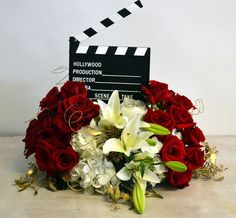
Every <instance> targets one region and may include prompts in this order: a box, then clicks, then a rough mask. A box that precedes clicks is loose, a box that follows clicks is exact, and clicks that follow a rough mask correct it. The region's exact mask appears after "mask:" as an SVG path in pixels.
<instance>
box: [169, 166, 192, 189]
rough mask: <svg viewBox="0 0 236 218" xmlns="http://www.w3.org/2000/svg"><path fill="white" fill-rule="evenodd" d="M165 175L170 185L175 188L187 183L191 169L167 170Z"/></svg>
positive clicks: (190, 175) (184, 185)
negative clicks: (180, 170) (184, 170)
mask: <svg viewBox="0 0 236 218" xmlns="http://www.w3.org/2000/svg"><path fill="white" fill-rule="evenodd" d="M165 175H166V179H167V181H168V182H169V183H170V185H172V186H174V187H177V188H184V187H186V186H188V185H189V184H188V183H189V181H190V180H191V178H192V171H190V170H187V171H186V172H183V173H179V172H175V171H172V170H168V172H167V173H165Z"/></svg>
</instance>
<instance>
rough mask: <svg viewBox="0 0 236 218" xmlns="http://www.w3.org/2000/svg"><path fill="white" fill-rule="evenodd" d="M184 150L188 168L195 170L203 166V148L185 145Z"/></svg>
mask: <svg viewBox="0 0 236 218" xmlns="http://www.w3.org/2000/svg"><path fill="white" fill-rule="evenodd" d="M185 151H186V153H187V157H186V162H187V163H186V164H187V166H188V168H189V169H191V170H195V169H197V168H200V167H202V166H203V164H204V163H205V160H204V151H203V150H201V149H200V148H197V147H187V148H186V149H185Z"/></svg>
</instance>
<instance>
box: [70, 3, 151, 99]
mask: <svg viewBox="0 0 236 218" xmlns="http://www.w3.org/2000/svg"><path fill="white" fill-rule="evenodd" d="M142 7H143V5H142V3H141V1H140V0H138V1H136V2H134V3H133V4H131V5H129V6H128V7H126V8H123V9H122V10H120V11H118V12H117V13H116V14H114V15H113V16H111V17H109V18H106V19H104V20H102V21H101V22H99V23H98V24H96V25H94V26H93V27H90V28H88V29H87V30H85V31H83V33H81V34H79V35H78V36H75V37H70V51H69V52H70V55H69V80H71V81H74V82H84V83H85V84H86V87H87V89H88V97H89V98H90V99H92V100H96V99H101V100H104V101H107V100H108V99H109V98H110V95H111V93H112V92H113V91H114V90H115V89H117V90H118V91H119V93H120V98H121V99H124V98H125V97H128V98H133V99H140V100H142V99H143V97H142V94H141V91H140V88H141V84H142V85H148V83H149V69H150V52H151V49H150V48H144V47H125V46H90V45H80V43H81V42H84V41H85V40H87V39H89V38H91V37H92V36H94V35H95V34H97V33H98V32H100V31H101V30H104V29H107V28H109V27H110V26H112V25H113V24H115V23H117V22H118V21H119V20H122V19H124V18H126V17H127V16H129V15H130V14H132V13H133V12H135V11H137V10H138V9H141V8H142Z"/></svg>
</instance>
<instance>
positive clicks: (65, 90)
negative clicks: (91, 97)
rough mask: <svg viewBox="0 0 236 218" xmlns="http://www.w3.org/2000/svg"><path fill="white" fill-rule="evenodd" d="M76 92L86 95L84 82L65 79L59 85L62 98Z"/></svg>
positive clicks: (76, 93)
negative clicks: (64, 81)
mask: <svg viewBox="0 0 236 218" xmlns="http://www.w3.org/2000/svg"><path fill="white" fill-rule="evenodd" d="M78 94H80V95H83V96H87V89H86V88H85V85H84V83H81V82H72V81H67V82H66V83H65V84H64V85H63V86H62V87H61V96H62V99H67V98H70V97H72V96H75V95H78Z"/></svg>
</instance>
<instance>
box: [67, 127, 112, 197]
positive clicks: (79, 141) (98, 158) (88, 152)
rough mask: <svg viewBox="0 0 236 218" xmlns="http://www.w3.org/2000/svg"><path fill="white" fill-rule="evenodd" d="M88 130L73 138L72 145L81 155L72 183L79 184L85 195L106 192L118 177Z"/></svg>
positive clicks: (73, 173) (85, 129)
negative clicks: (112, 180)
mask: <svg viewBox="0 0 236 218" xmlns="http://www.w3.org/2000/svg"><path fill="white" fill-rule="evenodd" d="M90 131H91V129H90V130H89V129H88V128H82V129H80V130H79V131H78V133H77V134H75V135H74V136H73V138H72V141H71V144H72V147H73V149H74V150H75V151H77V152H78V153H79V154H80V161H79V163H78V164H77V165H76V166H75V167H74V168H73V169H72V171H71V181H72V182H77V183H78V184H79V186H80V187H81V188H83V189H84V192H85V193H93V192H94V190H97V191H99V192H104V191H105V190H104V187H105V186H106V185H107V184H108V183H109V182H110V181H111V179H112V178H113V177H114V176H115V175H116V170H115V168H114V166H113V164H112V163H111V162H108V161H107V160H106V158H105V157H104V155H103V152H102V150H101V149H100V148H97V144H96V140H95V138H94V136H93V135H91V134H90V133H91V132H90Z"/></svg>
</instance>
